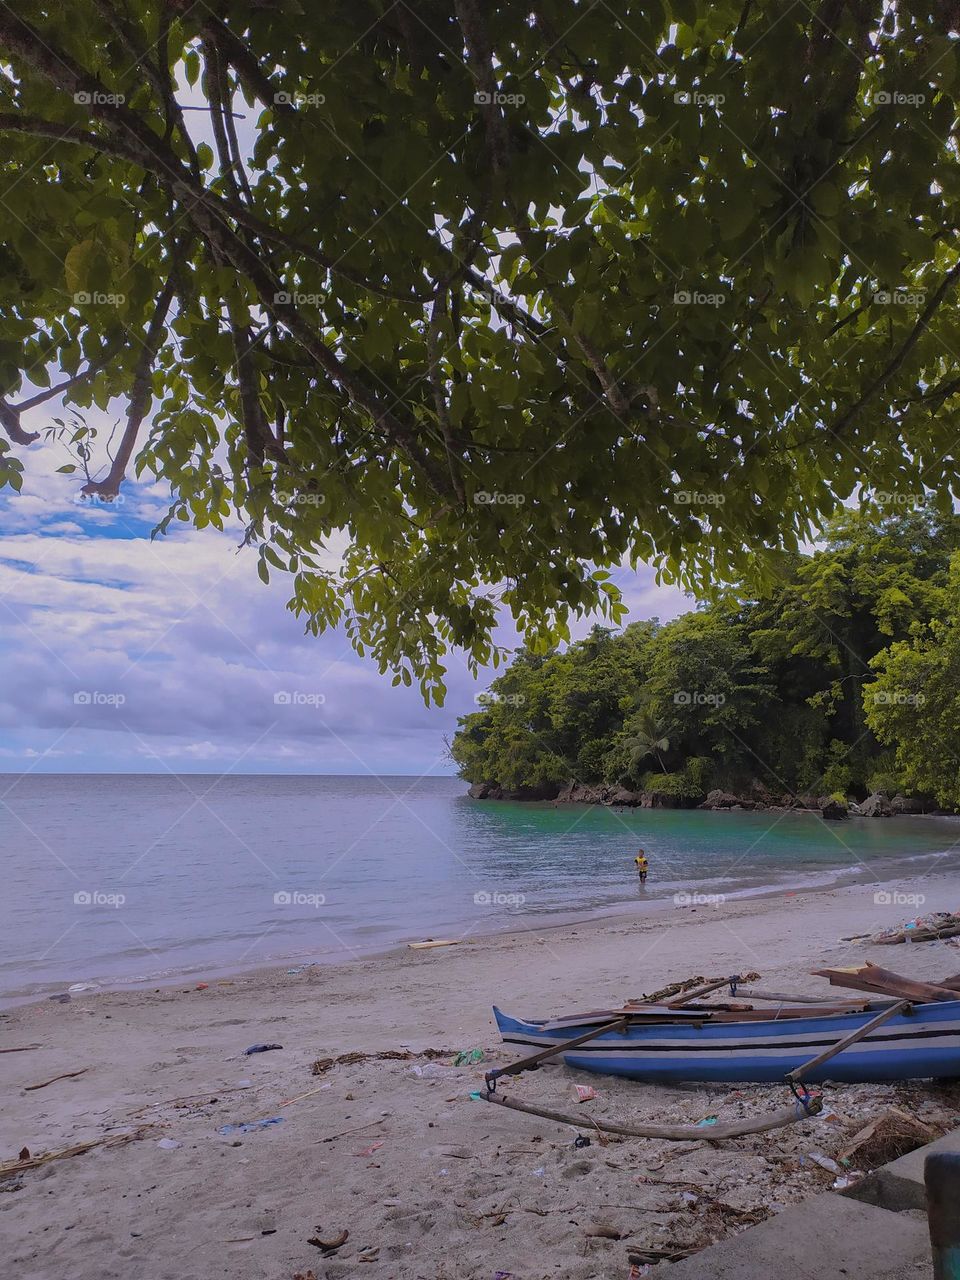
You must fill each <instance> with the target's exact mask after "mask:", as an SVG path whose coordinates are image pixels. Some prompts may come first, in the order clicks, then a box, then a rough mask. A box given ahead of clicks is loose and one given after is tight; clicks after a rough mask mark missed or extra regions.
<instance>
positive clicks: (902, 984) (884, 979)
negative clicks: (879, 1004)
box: [814, 964, 958, 1003]
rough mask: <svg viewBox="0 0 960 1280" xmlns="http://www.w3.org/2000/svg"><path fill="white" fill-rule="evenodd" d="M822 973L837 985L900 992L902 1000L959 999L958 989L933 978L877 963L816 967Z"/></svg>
mask: <svg viewBox="0 0 960 1280" xmlns="http://www.w3.org/2000/svg"><path fill="white" fill-rule="evenodd" d="M814 973H816V974H817V976H818V977H821V978H828V979H829V981H830V985H831V986H834V987H851V988H852V989H853V990H855V991H878V992H880V994H881V995H889V996H896V997H898V998H899V999H901V1000H914V1001H918V1002H920V1003H926V1002H929V1001H935V1000H956V999H957V998H958V995H957V992H956V991H951V990H949V989H948V988H946V987H941V986H937V985H935V984H934V983H931V982H919V981H916V980H915V979H913V978H905V977H903V976H902V975H901V974H899V973H893V972H891V970H889V969H883V968H881V966H880V965H877V964H865V965H861V966H860V967H859V968H850V969H815V970H814Z"/></svg>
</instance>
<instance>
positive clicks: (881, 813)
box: [860, 791, 893, 818]
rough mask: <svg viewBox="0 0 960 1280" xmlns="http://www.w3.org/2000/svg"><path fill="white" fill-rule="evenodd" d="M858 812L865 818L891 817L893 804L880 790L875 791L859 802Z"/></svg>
mask: <svg viewBox="0 0 960 1280" xmlns="http://www.w3.org/2000/svg"><path fill="white" fill-rule="evenodd" d="M860 812H861V814H862V815H863V817H865V818H892V817H893V805H892V804H891V803H890V801H889V800H888V799H887V797H886V796H885V795H884V794H883V792H882V791H875V792H874V793H873V795H872V796H867V798H866V800H864V801H863V802H862V803H861V805H860Z"/></svg>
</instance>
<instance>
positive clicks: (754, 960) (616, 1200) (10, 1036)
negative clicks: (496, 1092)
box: [0, 874, 960, 1280]
mask: <svg viewBox="0 0 960 1280" xmlns="http://www.w3.org/2000/svg"><path fill="white" fill-rule="evenodd" d="M881 888H882V890H883V891H884V893H885V894H886V895H887V896H888V898H889V899H890V900H889V901H887V902H883V901H881V902H879V903H878V902H877V901H876V900H875V895H876V894H877V891H878V890H879V889H881ZM916 894H922V895H923V896H924V899H925V901H924V902H923V904H921V905H919V906H918V905H913V904H912V903H911V902H909V901H907V902H905V901H904V900H903V899H904V898H905V897H909V895H916ZM958 905H960V874H949V875H948V874H939V875H930V876H927V877H925V878H923V879H922V880H919V879H911V880H909V881H896V882H891V883H888V884H884V885H883V886H879V885H877V884H871V885H858V886H848V887H844V888H834V889H828V890H823V891H819V892H812V893H789V894H781V895H779V896H774V897H769V898H764V899H752V900H739V901H730V902H727V903H723V904H721V905H718V906H711V905H700V906H698V907H696V908H692V907H676V906H673V905H671V906H668V907H666V908H665V909H664V910H663V911H660V912H657V913H655V914H649V913H648V914H644V915H642V916H641V915H639V914H638V915H637V916H635V917H633V916H630V915H621V916H617V917H615V918H610V919H606V920H598V921H594V922H590V923H586V924H578V925H573V926H570V925H567V926H564V927H562V928H557V929H553V930H546V931H544V930H539V931H537V932H527V933H516V934H505V935H500V936H496V937H486V938H484V939H482V940H478V941H470V940H466V941H464V942H462V943H461V944H459V945H457V946H454V947H449V948H444V949H437V950H432V951H412V950H407V949H404V950H400V951H395V952H391V953H389V954H386V955H383V956H379V957H376V958H372V959H366V960H361V961H356V962H353V963H347V964H343V965H339V966H330V965H325V966H308V967H303V968H300V969H299V971H297V972H288V971H287V970H286V969H279V970H277V969H272V970H265V971H260V972H257V973H253V974H248V975H243V976H239V977H236V978H233V979H220V980H217V979H211V980H210V982H209V985H207V986H206V987H205V988H204V989H200V988H199V986H198V984H197V983H196V982H194V981H190V982H189V983H184V984H182V985H181V986H179V987H167V988H163V989H160V990H157V991H129V990H128V991H122V992H109V993H94V994H86V993H80V994H76V995H74V996H73V997H72V998H71V999H70V1000H69V1001H68V1002H64V1003H60V1002H58V1001H56V1000H43V1001H40V1002H38V1003H36V1004H31V1005H25V1006H22V1007H20V1008H17V1009H14V1010H13V1011H11V1012H10V1013H8V1014H7V1015H5V1016H4V1017H3V1019H2V1022H0V1025H2V1029H3V1034H2V1045H0V1047H3V1048H6V1049H17V1048H22V1049H23V1050H24V1051H22V1052H11V1053H4V1054H3V1055H2V1056H0V1063H2V1066H3V1070H4V1078H5V1086H6V1087H5V1089H4V1091H3V1102H2V1107H0V1127H2V1158H3V1159H5V1160H10V1159H14V1158H16V1157H17V1154H18V1153H19V1152H20V1151H21V1150H22V1149H23V1148H24V1147H26V1148H27V1149H28V1150H29V1152H30V1153H31V1154H32V1155H38V1154H42V1153H44V1152H52V1151H55V1150H59V1149H62V1148H66V1147H70V1146H72V1145H75V1144H81V1143H84V1142H87V1141H91V1140H96V1139H102V1138H105V1137H113V1138H114V1139H116V1142H115V1144H105V1145H101V1146H98V1147H94V1148H92V1149H91V1150H89V1151H86V1152H84V1153H81V1154H77V1155H75V1156H74V1157H72V1158H65V1159H58V1160H53V1161H50V1162H49V1163H46V1164H44V1165H42V1166H40V1167H37V1168H32V1169H29V1170H27V1171H25V1172H23V1173H21V1174H18V1175H16V1176H14V1177H10V1178H6V1179H4V1180H3V1181H2V1182H0V1191H3V1192H5V1193H6V1194H3V1195H0V1210H2V1211H3V1217H2V1224H3V1235H4V1238H5V1240H6V1242H7V1244H6V1247H5V1253H6V1256H7V1264H6V1272H5V1273H6V1274H7V1275H9V1276H11V1277H15V1278H16V1280H66V1278H67V1277H70V1280H95V1278H96V1280H101V1278H102V1280H110V1278H112V1277H117V1278H118V1280H119V1278H120V1277H124V1278H125V1280H127V1278H129V1277H130V1276H131V1275H136V1276H138V1277H140V1278H141V1280H194V1278H196V1280H212V1278H213V1277H230V1280H236V1278H238V1277H244V1280H247V1278H253V1277H256V1278H261V1277H262V1278H263V1280H293V1277H294V1276H295V1275H296V1274H298V1273H300V1274H306V1273H307V1272H308V1271H311V1270H312V1271H313V1273H314V1275H315V1276H316V1277H317V1280H321V1278H323V1277H329V1278H330V1280H335V1278H338V1277H345V1276H355V1275H363V1276H371V1277H381V1276H382V1277H396V1278H397V1280H414V1278H421V1277H422V1278H424V1280H428V1278H429V1280H472V1278H473V1277H477V1278H484V1280H493V1277H494V1276H495V1275H496V1274H497V1273H498V1272H504V1273H509V1274H510V1275H511V1276H513V1277H515V1280H539V1278H540V1277H553V1276H564V1277H569V1278H571V1280H589V1278H590V1277H617V1276H623V1277H624V1280H626V1278H627V1276H628V1274H629V1272H630V1265H629V1261H628V1253H630V1252H632V1251H634V1250H638V1249H642V1250H652V1251H653V1252H654V1254H656V1253H657V1252H659V1253H661V1254H663V1255H664V1256H670V1254H671V1252H673V1253H676V1252H678V1251H679V1252H682V1251H685V1250H689V1249H691V1248H697V1247H702V1246H704V1245H706V1244H708V1243H710V1242H711V1241H712V1240H715V1239H719V1238H721V1237H723V1236H726V1235H728V1234H730V1233H731V1232H734V1231H737V1230H739V1229H742V1228H743V1227H744V1226H746V1225H748V1224H749V1223H751V1222H754V1221H757V1220H759V1219H761V1218H763V1217H765V1216H767V1215H768V1214H770V1213H774V1212H776V1211H777V1210H778V1208H782V1207H786V1205H787V1204H794V1203H796V1202H797V1200H798V1199H801V1198H803V1197H805V1196H809V1195H815V1194H817V1193H818V1192H821V1191H823V1190H825V1189H826V1188H828V1187H829V1186H830V1185H831V1184H832V1182H833V1180H834V1177H835V1175H834V1174H833V1173H831V1172H830V1171H829V1170H827V1169H824V1168H822V1167H821V1166H820V1165H818V1164H817V1163H816V1162H815V1161H813V1160H811V1159H810V1158H809V1156H810V1153H816V1154H819V1155H821V1156H826V1157H828V1158H829V1157H830V1156H832V1155H833V1154H835V1153H836V1152H838V1151H839V1150H840V1149H841V1148H842V1147H843V1145H844V1143H845V1142H846V1141H847V1140H848V1139H849V1138H850V1136H851V1135H852V1134H853V1133H854V1132H856V1131H857V1130H858V1129H859V1128H861V1127H862V1126H863V1125H864V1124H865V1123H866V1122H867V1121H868V1120H870V1119H871V1118H873V1117H874V1116H876V1115H878V1114H880V1113H881V1112H882V1111H883V1110H884V1109H885V1108H887V1107H889V1106H890V1105H898V1106H902V1107H904V1108H905V1109H907V1110H910V1111H912V1112H914V1113H915V1114H916V1115H917V1116H918V1117H919V1118H920V1119H922V1120H924V1121H925V1122H927V1123H928V1124H930V1126H931V1127H932V1128H933V1129H935V1130H936V1131H937V1132H938V1133H939V1132H941V1131H943V1130H945V1129H947V1128H949V1127H951V1126H952V1125H953V1124H954V1122H955V1119H954V1118H955V1115H956V1108H957V1103H958V1100H960V1091H958V1089H957V1088H956V1087H955V1086H953V1085H949V1086H945V1085H931V1084H905V1085H901V1086H894V1087H887V1086H876V1085H846V1086H843V1085H827V1086H826V1087H825V1090H824V1093H825V1103H826V1105H825V1109H824V1114H823V1115H822V1116H821V1117H817V1118H815V1119H810V1120H806V1121H804V1122H802V1123H799V1124H795V1125H791V1126H789V1127H788V1128H786V1129H781V1130H778V1131H775V1132H772V1133H767V1134H763V1135H757V1136H752V1137H746V1138H740V1139H736V1140H734V1141H731V1142H728V1143H725V1144H718V1145H716V1146H713V1145H711V1144H710V1143H708V1142H706V1141H697V1142H681V1143H666V1142H662V1141H650V1140H634V1139H625V1140H622V1141H621V1140H618V1139H610V1140H609V1141H608V1142H606V1143H604V1142H601V1141H600V1140H599V1139H598V1136H597V1134H596V1132H595V1131H594V1137H593V1140H592V1141H591V1144H590V1145H589V1146H588V1147H585V1148H583V1149H575V1148H574V1145H573V1139H574V1136H575V1132H574V1130H572V1129H570V1128H565V1127H563V1126H560V1125H558V1124H555V1123H552V1122H548V1121H546V1120H538V1119H534V1118H532V1117H528V1116H523V1115H517V1114H514V1113H510V1112H506V1111H502V1110H499V1109H495V1108H494V1107H492V1106H490V1105H488V1104H486V1103H483V1102H477V1101H471V1100H470V1097H469V1095H470V1092H471V1091H472V1090H475V1089H477V1088H478V1087H479V1086H480V1084H481V1082H482V1076H483V1070H484V1068H485V1066H486V1065H488V1064H490V1063H494V1064H498V1063H504V1062H507V1061H509V1060H510V1059H511V1058H512V1056H513V1054H512V1053H508V1052H506V1051H505V1050H504V1048H503V1047H502V1046H501V1045H500V1043H499V1038H498V1036H497V1034H496V1031H495V1028H494V1025H493V1020H492V1017H491V1014H490V1007H491V1005H492V1004H493V1003H494V1002H496V1003H497V1004H500V1005H501V1006H502V1007H504V1008H506V1009H507V1010H508V1011H510V1012H513V1013H517V1014H519V1015H530V1014H532V1015H540V1014H559V1013H561V1012H565V1011H571V1010H575V1009H578V1008H595V1007H598V1006H600V1007H602V1006H607V1005H610V1004H614V1003H619V1002H620V1001H621V1000H623V999H625V998H630V997H637V996H640V995H642V994H643V993H645V992H650V991H653V990H656V989H657V988H658V987H660V986H663V985H664V984H666V983H667V982H669V981H671V980H675V979H681V978H686V977H690V976H693V975H697V974H703V975H706V976H712V975H718V974H727V973H734V972H737V971H744V970H755V971H759V972H760V973H761V974H762V975H763V979H764V985H765V986H767V987H772V988H775V989H779V990H787V991H791V990H796V991H814V992H821V989H823V990H827V989H828V988H827V987H826V983H825V982H824V981H823V980H822V979H814V978H809V977H807V976H806V975H807V972H808V971H809V970H810V969H811V968H814V967H820V966H822V965H824V964H830V965H841V964H848V965H849V964H854V963H862V962H863V961H865V960H868V959H871V960H874V961H876V962H878V963H883V964H885V965H887V966H888V967H891V968H894V969H896V970H898V971H902V972H904V973H907V974H910V975H911V976H916V977H929V978H933V977H938V976H939V977H943V976H945V975H946V974H949V973H953V972H956V971H957V970H960V953H958V951H957V949H956V948H954V947H952V946H950V945H948V944H947V943H945V942H933V943H926V944H917V945H912V944H906V945H901V946H897V947H878V946H869V945H864V944H863V943H844V942H842V941H841V939H842V938H843V937H844V936H846V935H851V934H857V933H863V932H866V931H869V930H873V929H877V928H880V927H883V926H885V925H888V924H893V923H895V922H897V921H899V920H902V919H905V918H909V917H910V916H911V915H914V914H916V913H917V912H918V911H924V912H926V911H932V910H940V909H942V910H947V909H951V910H952V909H955V908H956V907H957V906H958ZM258 1042H267V1043H275V1044H279V1045H282V1046H283V1047H282V1048H281V1049H276V1050H272V1051H269V1052H265V1053H258V1054H253V1055H249V1056H245V1054H244V1050H245V1049H246V1048H247V1047H248V1046H251V1045H253V1044H255V1043H258ZM27 1046H36V1047H35V1048H27ZM473 1048H481V1049H482V1050H483V1053H484V1061H483V1062H482V1063H478V1064H476V1065H472V1066H465V1067H453V1066H452V1065H451V1063H452V1059H453V1056H454V1054H455V1053H457V1052H458V1051H460V1050H465V1049H473ZM430 1049H436V1050H442V1051H444V1052H443V1054H442V1055H441V1056H439V1057H436V1058H433V1057H431V1056H428V1055H426V1054H425V1053H424V1051H425V1050H430ZM404 1050H406V1051H409V1053H410V1054H411V1055H412V1056H411V1057H409V1058H397V1057H393V1058H377V1057H376V1056H375V1055H377V1054H380V1053H383V1052H386V1051H404ZM344 1054H361V1055H374V1056H373V1057H370V1058H362V1059H359V1060H356V1061H354V1062H352V1063H346V1064H338V1063H336V1062H334V1063H333V1065H332V1066H329V1067H328V1068H327V1069H326V1070H324V1071H322V1072H321V1073H320V1074H314V1073H313V1064H314V1063H315V1062H316V1061H317V1060H318V1059H320V1060H323V1059H329V1058H333V1059H336V1058H337V1057H339V1056H341V1055H344ZM70 1072H82V1074H80V1075H77V1076H74V1077H72V1078H67V1079H59V1080H56V1081H54V1082H53V1083H49V1084H46V1085H45V1087H43V1088H35V1087H34V1088H31V1086H36V1085H38V1084H44V1082H46V1081H49V1080H51V1079H52V1078H53V1077H57V1076H60V1075H63V1074H65V1073H70ZM576 1083H589V1084H592V1085H593V1086H594V1087H595V1088H596V1090H597V1095H598V1096H597V1098H596V1099H595V1100H594V1101H591V1102H588V1103H585V1104H583V1105H578V1103H577V1097H576V1091H575V1088H574V1086H575V1084H576ZM505 1087H508V1088H509V1089H510V1091H511V1092H512V1093H513V1094H514V1096H516V1097H519V1098H523V1099H526V1100H528V1101H540V1102H542V1103H543V1104H544V1105H547V1106H553V1107H555V1108H557V1109H558V1110H562V1111H566V1112H571V1111H576V1112H577V1114H578V1116H580V1117H582V1126H581V1128H582V1131H584V1132H589V1131H590V1129H591V1123H590V1122H591V1117H592V1118H594V1119H601V1118H602V1119H608V1120H613V1121H615V1122H616V1121H619V1122H625V1123H630V1122H631V1121H634V1122H641V1123H642V1122H646V1123H657V1122H676V1123H687V1124H696V1123H697V1122H698V1121H699V1120H701V1119H703V1118H704V1117H706V1116H711V1115H712V1116H717V1117H718V1118H719V1120H720V1121H721V1122H722V1121H726V1120H733V1119H736V1118H738V1117H741V1116H744V1115H754V1114H759V1113H761V1112H763V1111H767V1110H770V1109H772V1108H774V1107H780V1106H783V1105H784V1104H785V1102H786V1101H788V1098H787V1097H786V1092H785V1090H784V1089H783V1088H780V1087H776V1086H744V1087H742V1088H739V1089H731V1088H730V1087H728V1086H690V1087H688V1088H685V1089H682V1090H681V1089H668V1088H664V1087H659V1086H647V1085H640V1084H636V1083H630V1082H627V1081H617V1080H613V1079H607V1078H604V1077H600V1076H587V1075H586V1074H585V1073H577V1072H574V1071H571V1070H569V1069H567V1068H566V1067H562V1066H551V1067H548V1068H546V1069H544V1070H541V1071H539V1072H536V1073H534V1074H530V1075H527V1076H524V1077H523V1078H522V1079H521V1080H519V1081H517V1082H510V1083H509V1085H508V1086H505ZM301 1095H308V1096H301ZM291 1099H292V1100H293V1101H290V1100H291ZM284 1104H286V1105H284ZM261 1119H264V1120H276V1119H279V1122H278V1123H272V1124H267V1125H264V1126H262V1127H259V1128H254V1129H251V1130H248V1131H236V1130H229V1131H227V1132H225V1133H221V1132H220V1130H221V1129H222V1128H224V1127H225V1126H231V1125H239V1124H243V1123H248V1122H251V1121H257V1120H261ZM345 1232H346V1233H347V1235H346V1238H345V1241H344V1243H343V1244H342V1245H341V1246H340V1247H339V1248H338V1249H336V1250H332V1249H331V1250H329V1251H325V1250H324V1249H322V1248H321V1247H320V1245H319V1244H312V1243H310V1242H311V1241H312V1240H313V1241H325V1242H328V1243H329V1242H333V1241H336V1240H338V1239H340V1238H342V1237H343V1235H344V1233H345ZM663 1266H664V1267H666V1264H663Z"/></svg>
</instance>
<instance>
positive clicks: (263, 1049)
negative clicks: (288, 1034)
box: [243, 1044, 283, 1055]
mask: <svg viewBox="0 0 960 1280" xmlns="http://www.w3.org/2000/svg"><path fill="white" fill-rule="evenodd" d="M282 1048H283V1045H282V1044H252V1045H251V1046H250V1048H249V1049H244V1051H243V1052H244V1055H247V1054H251V1053H269V1052H270V1050H271V1049H282Z"/></svg>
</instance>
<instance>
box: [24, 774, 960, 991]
mask: <svg viewBox="0 0 960 1280" xmlns="http://www.w3.org/2000/svg"><path fill="white" fill-rule="evenodd" d="M464 792H465V786H464V784H463V783H462V782H460V781H458V780H457V779H453V778H427V779H420V780H417V779H413V778H403V777H386V778H373V777H273V776H271V777H265V776H263V777H239V776H229V777H226V778H215V777H204V776H199V775H195V774H193V775H187V776H182V777H172V776H162V777H158V776H136V775H135V776H97V775H94V776H90V775H87V776H76V775H71V776H50V775H47V776H39V775H27V776H24V777H21V778H17V777H15V776H10V775H7V776H5V777H4V778H2V779H0V853H2V867H3V879H4V893H3V894H2V895H0V913H2V919H0V928H2V936H3V939H4V943H5V945H4V947H3V954H2V962H0V998H2V999H3V1000H4V1001H6V1002H8V1003H9V1002H11V1001H16V1000H18V999H22V998H24V997H27V996H32V995H38V994H45V993H48V992H51V991H62V990H63V989H64V988H65V987H66V986H67V985H68V984H72V983H78V982H83V983H98V984H102V985H116V984H118V983H145V982H158V981H163V980H164V979H170V978H172V977H175V976H179V975H186V974H192V975H200V974H209V973H215V972H219V973H224V972H231V971H237V970H241V969H244V968H253V967H256V966H258V965H262V964H268V963H278V962H284V961H288V962H289V963H291V964H296V963H303V962H305V961H308V960H310V961H326V962H329V961H339V960H343V959H346V958H349V957H352V956H355V955H359V954H364V953H369V952H372V951H380V950H384V949H387V948H389V947H391V946H393V945H396V944H397V943H399V942H403V941H406V940H412V939H422V938H427V937H431V936H432V937H452V938H456V937H460V936H463V935H468V934H469V935H476V934H480V933H491V932H495V931H497V930H501V929H509V928H518V927H520V928H529V927H532V928H536V927H539V926H543V925H545V924H548V923H556V922H558V921H560V920H562V919H564V918H577V917H583V916H586V915H589V914H592V913H609V912H615V911H617V910H621V909H624V908H628V909H634V908H635V906H636V903H637V901H638V898H640V899H642V900H643V901H645V902H656V901H657V900H659V899H663V898H668V899H669V898H671V897H673V896H674V895H676V894H678V893H679V894H726V895H733V894H741V893H749V892H756V891H759V890H762V889H764V888H768V887H771V886H788V885H789V886H802V885H811V884H815V883H829V882H830V881H831V880H832V879H837V878H839V877H841V876H847V875H850V874H853V875H855V876H857V877H860V878H862V879H863V880H864V881H867V880H870V879H874V878H877V877H878V876H881V875H883V874H885V872H889V873H890V874H899V873H900V871H901V870H902V868H898V867H897V866H896V860H898V859H899V860H903V859H905V858H911V859H916V860H917V861H915V862H914V863H913V864H912V865H913V866H914V867H915V869H916V870H918V871H919V870H921V869H922V870H925V869H927V867H928V866H931V865H935V866H937V867H939V868H940V869H948V868H950V867H955V866H956V865H957V863H958V858H957V855H956V854H955V853H954V852H953V849H954V843H955V840H958V839H960V825H958V824H957V823H956V822H955V821H951V820H938V819H930V818H920V819H909V818H897V819H893V820H889V821H882V820H868V819H861V820H851V821H849V822H846V823H843V824H837V823H824V822H822V821H821V820H820V819H819V818H816V817H810V816H796V817H789V818H785V817H783V816H781V815H776V814H749V813H726V814H713V813H701V812H697V811H673V812H671V811H664V810H661V811H650V810H642V811H638V810H633V811H624V812H616V811H612V810H609V809H588V808H585V807H582V806H566V807H554V806H552V805H526V804H510V803H491V802H477V801H472V800H470V799H468V798H467V797H466V795H465V794H464ZM639 844H643V845H644V846H645V847H646V849H647V852H648V855H649V857H650V859H651V872H652V874H651V878H650V880H649V882H648V884H647V886H646V889H645V890H643V891H640V890H638V886H637V883H636V880H635V877H634V875H633V866H632V859H633V857H634V854H635V852H636V848H637V846H638V845H639ZM938 853H939V854H943V857H942V858H941V859H939V860H936V861H934V860H933V859H932V858H931V857H930V855H932V854H938ZM903 914H904V915H905V916H908V915H910V914H911V912H910V910H909V908H907V909H905V910H904V912H903Z"/></svg>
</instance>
